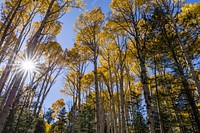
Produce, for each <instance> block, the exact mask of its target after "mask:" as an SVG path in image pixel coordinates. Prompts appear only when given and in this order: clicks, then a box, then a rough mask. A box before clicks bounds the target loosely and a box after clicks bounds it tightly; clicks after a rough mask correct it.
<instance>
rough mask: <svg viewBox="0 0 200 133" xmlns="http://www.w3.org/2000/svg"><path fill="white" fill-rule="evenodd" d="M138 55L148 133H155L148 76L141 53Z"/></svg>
mask: <svg viewBox="0 0 200 133" xmlns="http://www.w3.org/2000/svg"><path fill="white" fill-rule="evenodd" d="M138 53H139V61H140V68H141V82H142V85H143V91H144V98H145V103H146V108H147V114H148V124H149V129H150V133H155V122H154V118H153V115H152V107H151V98H150V93H149V87H148V81H147V80H148V76H147V70H146V66H145V59H144V57H143V56H142V54H141V51H140V50H139V51H138Z"/></svg>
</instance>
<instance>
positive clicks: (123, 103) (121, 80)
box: [119, 52, 126, 133]
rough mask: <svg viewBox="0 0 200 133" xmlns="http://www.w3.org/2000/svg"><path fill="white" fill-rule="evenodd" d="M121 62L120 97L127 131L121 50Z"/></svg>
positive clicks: (124, 128) (123, 122)
mask: <svg viewBox="0 0 200 133" xmlns="http://www.w3.org/2000/svg"><path fill="white" fill-rule="evenodd" d="M119 58H120V59H119V62H120V79H119V82H120V83H119V84H120V99H121V115H122V127H121V128H122V133H126V121H125V108H124V105H125V100H124V86H123V82H124V81H123V79H124V77H123V62H122V53H121V52H120V57H119Z"/></svg>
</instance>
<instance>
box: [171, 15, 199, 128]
mask: <svg viewBox="0 0 200 133" xmlns="http://www.w3.org/2000/svg"><path fill="white" fill-rule="evenodd" d="M169 15H170V18H171V20H172V23H173V25H174V27H175V30H176V35H177V37H178V40H179V46H180V48H181V50H182V52H183V55H184V58H185V61H186V63H187V65H188V67H189V68H190V72H191V74H192V78H193V80H194V82H195V84H196V87H197V90H198V93H199V95H200V81H199V79H198V76H197V74H196V73H195V70H194V67H193V65H192V61H191V59H190V57H189V55H188V53H187V50H186V48H185V45H184V43H183V41H182V39H181V35H180V33H179V31H178V26H177V24H176V22H175V20H174V17H173V15H172V14H171V13H169ZM198 126H200V125H198ZM198 128H199V132H200V127H198Z"/></svg>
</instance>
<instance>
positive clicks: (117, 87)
mask: <svg viewBox="0 0 200 133" xmlns="http://www.w3.org/2000/svg"><path fill="white" fill-rule="evenodd" d="M115 76H116V89H117V101H118V106H117V107H118V122H119V123H118V124H119V133H121V132H122V128H121V127H122V122H121V109H120V107H121V104H120V98H119V83H118V78H117V74H116V75H115Z"/></svg>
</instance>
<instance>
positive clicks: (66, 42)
mask: <svg viewBox="0 0 200 133" xmlns="http://www.w3.org/2000/svg"><path fill="white" fill-rule="evenodd" d="M85 2H86V4H87V5H86V7H85V8H86V10H88V11H90V10H91V9H92V8H93V7H94V6H98V7H101V8H102V11H103V12H104V14H107V13H108V11H109V4H110V0H85ZM194 2H200V0H187V3H194ZM79 14H81V12H80V11H79V10H78V9H72V10H71V11H70V12H68V13H67V14H66V15H64V16H63V17H62V18H61V19H60V21H61V22H62V23H63V30H62V32H61V33H60V34H59V35H58V37H57V41H58V42H59V43H60V44H61V46H62V48H63V49H65V48H71V47H73V43H74V40H75V32H74V30H73V24H74V22H75V21H76V19H77V17H78V15H79ZM63 85H64V77H63V76H60V77H59V78H58V79H57V82H56V84H55V85H54V86H53V87H52V89H51V91H50V92H49V94H48V96H47V98H46V100H45V103H44V108H45V110H47V108H49V107H51V104H52V103H53V102H55V101H56V100H57V99H60V98H64V99H65V101H66V102H70V98H69V97H67V96H65V95H63V94H61V93H60V89H62V88H63Z"/></svg>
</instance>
